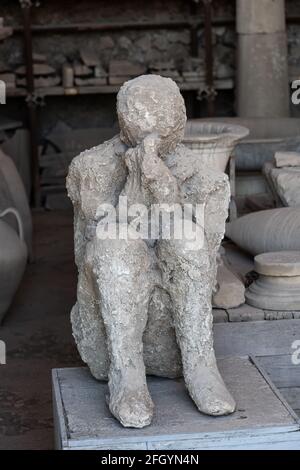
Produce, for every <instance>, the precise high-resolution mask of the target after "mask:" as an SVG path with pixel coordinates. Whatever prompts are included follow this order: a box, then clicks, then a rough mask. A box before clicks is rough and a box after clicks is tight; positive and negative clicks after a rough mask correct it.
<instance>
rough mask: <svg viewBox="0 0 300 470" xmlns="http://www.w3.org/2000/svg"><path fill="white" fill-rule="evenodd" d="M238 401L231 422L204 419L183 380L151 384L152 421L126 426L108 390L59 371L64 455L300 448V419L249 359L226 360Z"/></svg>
mask: <svg viewBox="0 0 300 470" xmlns="http://www.w3.org/2000/svg"><path fill="white" fill-rule="evenodd" d="M219 368H220V370H221V373H222V374H223V377H224V380H225V382H226V384H227V386H228V388H229V390H230V391H231V392H232V394H233V396H234V397H235V399H236V401H237V411H236V412H235V413H234V414H232V415H229V416H226V417H218V418H216V417H211V416H206V415H204V414H201V413H199V411H198V410H197V409H196V407H195V405H194V404H193V402H192V400H191V398H190V397H189V395H188V393H187V391H186V389H185V386H184V383H183V381H182V380H168V379H161V378H153V377H149V378H148V386H149V390H150V393H151V395H152V398H153V401H154V403H155V407H156V409H155V415H154V419H153V423H152V424H151V425H150V426H148V427H145V428H143V429H129V428H123V427H122V426H121V425H120V424H119V422H118V421H117V420H116V419H114V418H113V417H112V415H111V414H110V412H109V410H108V407H107V405H106V401H105V395H106V394H107V391H108V387H107V384H106V383H104V382H97V381H96V380H95V379H93V378H92V376H91V375H90V373H89V371H88V369H87V368H66V369H54V370H53V403H54V422H55V437H56V448H57V449H65V450H67V449H68V450H70V449H86V450H88V449H89V450H104V449H114V450H118V449H119V450H125V449H131V450H134V449H149V450H150V449H160V450H172V449H177V450H180V449H182V450H183V449H184V450H194V449H279V448H280V449H300V432H299V429H300V426H299V422H298V418H297V417H296V415H295V414H294V413H293V411H292V410H291V408H290V407H289V406H288V405H287V403H286V402H285V401H284V400H283V399H282V397H281V396H280V395H279V394H278V393H277V391H276V389H275V387H274V386H273V384H272V383H271V382H270V381H269V380H268V379H267V377H266V376H265V374H263V372H262V371H261V370H259V369H258V368H257V366H256V365H255V364H254V362H253V360H250V359H249V358H248V357H243V358H242V357H234V358H233V357H231V358H224V359H220V360H219Z"/></svg>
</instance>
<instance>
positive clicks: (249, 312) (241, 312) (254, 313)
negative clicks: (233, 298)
mask: <svg viewBox="0 0 300 470" xmlns="http://www.w3.org/2000/svg"><path fill="white" fill-rule="evenodd" d="M227 313H228V317H229V321H230V322H242V321H262V320H264V319H265V315H264V311H263V310H261V309H259V308H254V307H252V306H251V305H248V304H244V305H241V306H240V307H236V308H228V309H227Z"/></svg>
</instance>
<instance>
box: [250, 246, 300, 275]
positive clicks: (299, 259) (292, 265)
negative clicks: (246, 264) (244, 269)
mask: <svg viewBox="0 0 300 470" xmlns="http://www.w3.org/2000/svg"><path fill="white" fill-rule="evenodd" d="M254 261H255V267H254V269H255V271H256V272H258V273H259V274H263V275H266V276H287V277H289V276H300V251H276V252H271V253H262V254H261V255H257V256H255V258H254Z"/></svg>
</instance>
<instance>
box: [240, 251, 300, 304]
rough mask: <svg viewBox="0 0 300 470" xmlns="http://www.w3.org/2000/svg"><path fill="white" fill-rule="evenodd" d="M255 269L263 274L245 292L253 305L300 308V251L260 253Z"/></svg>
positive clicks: (248, 300)
mask: <svg viewBox="0 0 300 470" xmlns="http://www.w3.org/2000/svg"><path fill="white" fill-rule="evenodd" d="M254 269H255V271H256V272H258V273H259V275H260V276H259V278H258V279H257V281H255V282H253V284H251V286H250V287H249V289H248V291H247V292H246V299H247V302H248V303H249V304H250V305H253V306H254V307H259V308H263V309H266V310H283V311H289V310H291V311H293V310H300V251H280V252H275V253H264V254H261V255H258V256H256V257H255V268H254Z"/></svg>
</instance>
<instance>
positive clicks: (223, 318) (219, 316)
mask: <svg viewBox="0 0 300 470" xmlns="http://www.w3.org/2000/svg"><path fill="white" fill-rule="evenodd" d="M212 312H213V319H214V323H225V322H228V315H227V312H226V310H223V309H219V308H213V311H212Z"/></svg>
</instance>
